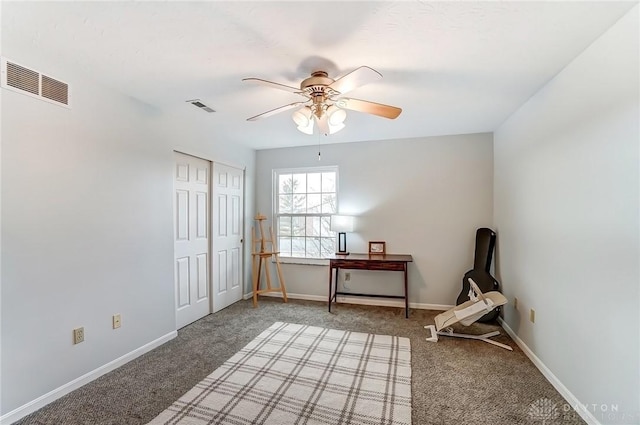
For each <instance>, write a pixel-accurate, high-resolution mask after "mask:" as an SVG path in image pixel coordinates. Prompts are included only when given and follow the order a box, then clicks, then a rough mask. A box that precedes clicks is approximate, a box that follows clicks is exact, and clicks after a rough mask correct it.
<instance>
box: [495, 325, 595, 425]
mask: <svg viewBox="0 0 640 425" xmlns="http://www.w3.org/2000/svg"><path fill="white" fill-rule="evenodd" d="M498 322H499V323H500V325H501V326H502V328H503V329H504V330H505V332H507V334H509V336H510V337H511V339H513V340H514V341H515V343H516V344H518V347H520V349H521V350H522V351H523V352H524V354H525V355H526V356H527V357H528V358H529V360H531V362H532V363H533V364H534V365H535V367H537V368H538V370H539V371H540V372H542V374H543V375H544V377H545V378H547V381H549V382H550V383H551V385H553V387H554V388H555V389H556V390H557V391H558V392H559V393H560V395H561V396H562V397H564V399H565V400H566V401H567V403H568V404H569V405H570V406H582V405H583V404H582V403H580V400H578V398H577V397H576V396H575V395H573V393H572V392H571V391H569V389H568V388H567V387H565V386H564V384H563V383H562V382H560V380H559V379H558V377H557V376H555V375H554V374H553V372H551V370H550V369H549V368H548V367H547V366H546V365H545V364H544V363H542V360H540V359H539V358H538V356H536V355H535V353H534V352H533V351H531V349H530V348H529V347H528V346H527V344H525V343H524V341H523V340H522V339H521V338H520V337H519V336H518V335H517V334H516V333H515V332H514V331H513V329H511V327H510V326H509V325H508V324H507V322H505V321H504V320H503V319H502V317H499V318H498ZM574 410H575V412H576V413H578V415H580V417H581V418H582V419H583V420H584V421H585V422H586V423H587V424H589V425H601V424H600V422H599V421H598V419H596V417H595V416H593V414H592V413H591V412H589V410H587V409H580V408H578V409H574Z"/></svg>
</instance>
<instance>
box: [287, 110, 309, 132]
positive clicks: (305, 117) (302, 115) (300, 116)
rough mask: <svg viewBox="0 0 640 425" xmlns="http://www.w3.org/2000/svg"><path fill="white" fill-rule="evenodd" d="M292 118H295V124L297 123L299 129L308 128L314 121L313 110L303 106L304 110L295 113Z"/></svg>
mask: <svg viewBox="0 0 640 425" xmlns="http://www.w3.org/2000/svg"><path fill="white" fill-rule="evenodd" d="M291 118H293V122H295V123H296V124H297V125H298V127H303V128H304V127H308V126H309V122H310V121H312V120H311V108H309V107H308V106H303V107H302V108H300V109H298V110H297V111H295V112H294V113H293V114H292V115H291Z"/></svg>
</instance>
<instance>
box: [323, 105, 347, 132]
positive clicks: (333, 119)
mask: <svg viewBox="0 0 640 425" xmlns="http://www.w3.org/2000/svg"><path fill="white" fill-rule="evenodd" d="M327 115H328V118H329V125H330V126H332V125H333V126H338V125H339V124H342V123H343V122H344V120H345V119H346V118H347V111H345V110H344V109H340V108H338V107H337V106H335V105H331V106H329V108H328V109H327ZM343 127H344V125H343V126H342V127H340V129H342V128H343Z"/></svg>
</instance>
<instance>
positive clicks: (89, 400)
mask: <svg viewBox="0 0 640 425" xmlns="http://www.w3.org/2000/svg"><path fill="white" fill-rule="evenodd" d="M436 314H438V312H435V311H427V310H412V311H411V315H410V316H409V319H405V318H404V310H403V309H399V308H391V307H372V306H358V305H349V304H339V305H338V306H337V307H336V308H335V309H333V308H332V313H328V312H327V306H326V303H319V302H311V301H298V300H289V303H287V304H284V303H283V302H282V301H281V300H279V299H271V298H267V297H261V298H260V302H259V306H258V308H255V309H254V308H252V306H251V302H250V301H241V302H239V303H236V304H234V305H233V306H231V307H229V308H227V309H225V310H223V311H221V312H219V313H216V314H214V315H209V316H207V317H205V318H204V319H202V320H199V321H197V322H195V323H193V324H192V325H189V326H187V327H185V328H183V329H182V330H180V331H179V332H178V337H177V338H175V339H174V340H172V341H170V342H168V343H166V344H164V345H162V346H161V347H158V348H157V349H155V350H153V351H151V352H149V353H147V354H145V355H143V356H141V357H139V358H137V359H135V360H133V361H131V362H129V363H128V364H126V365H124V366H122V367H121V368H119V369H117V370H114V371H113V372H110V373H108V374H106V375H104V376H102V377H101V378H99V379H97V380H95V381H93V382H91V383H89V384H87V385H85V386H84V387H82V388H80V389H78V390H76V391H74V392H72V393H70V394H68V395H67V396H65V397H62V398H61V399H59V400H57V401H55V402H53V403H51V404H50V405H48V406H46V407H44V408H43V409H41V410H39V411H37V412H35V413H33V414H31V415H29V416H27V417H26V418H24V419H23V420H21V421H19V422H17V423H18V424H20V425H27V424H37V425H45V424H46V425H66V424H69V425H76V424H78V425H79V424H87V425H89V424H91V425H116V424H121V425H138V424H146V423H147V422H149V421H151V420H152V419H153V418H154V417H156V416H157V415H158V414H159V413H160V412H162V411H163V410H165V409H166V408H167V407H169V406H170V405H171V404H172V403H173V402H175V401H176V400H177V399H179V398H180V397H181V396H182V395H183V394H184V393H186V392H187V391H188V390H189V389H190V388H191V387H193V386H194V385H196V384H197V383H198V382H200V381H201V380H202V379H204V378H205V377H206V376H207V375H209V374H210V373H211V372H213V371H214V370H215V369H217V368H218V367H219V366H220V365H222V364H223V363H224V362H225V361H226V360H227V359H229V358H230V357H231V356H233V355H234V354H235V353H236V352H238V351H239V350H240V349H241V348H242V347H244V346H245V345H247V344H248V343H249V342H250V341H251V340H252V339H254V338H255V337H256V336H257V335H259V334H260V333H261V332H262V331H264V330H265V329H267V328H268V327H269V326H271V325H272V324H273V323H274V322H276V321H281V322H288V323H299V324H307V325H314V326H321V327H325V328H330V329H342V330H350V331H356V332H366V333H374V334H384V335H395V336H400V337H407V338H409V339H410V341H411V367H412V383H411V388H412V398H413V400H412V415H411V416H412V421H413V425H422V424H424V425H454V424H455V425H465V424H469V425H485V424H487V425H496V424H497V425H516V424H541V423H542V419H543V417H542V416H543V415H541V414H538V416H536V411H535V409H533V410H532V408H531V406H532V405H534V406H536V405H540V401H541V400H549V402H546V401H545V402H544V403H545V404H544V405H545V406H554V405H555V406H557V410H554V411H553V412H548V411H547V412H543V413H544V414H545V415H546V416H547V417H548V418H549V419H550V418H551V416H553V419H552V420H551V421H549V420H548V419H547V420H546V421H545V423H546V424H562V425H565V424H584V422H583V421H582V420H581V419H580V417H579V416H578V415H577V413H575V412H573V411H566V410H565V409H563V408H562V406H564V405H565V401H564V399H563V398H562V397H561V396H560V395H559V394H558V392H557V391H555V389H554V388H553V387H552V386H551V384H550V383H549V382H548V381H547V380H546V379H545V378H544V377H543V376H542V374H541V373H540V372H539V371H538V370H537V369H536V367H535V366H534V365H533V364H532V363H531V362H530V361H529V360H528V359H527V357H526V356H525V355H524V354H523V353H522V351H521V350H520V349H519V348H518V347H517V346H516V345H515V343H513V341H511V340H510V339H509V338H508V337H507V336H500V337H498V338H496V340H497V341H499V342H503V343H506V344H509V345H511V346H513V347H514V351H513V352H510V351H507V350H503V349H501V348H498V347H495V346H493V345H490V344H486V343H483V342H479V341H471V340H459V339H454V338H446V337H442V338H441V339H440V341H439V342H438V343H431V342H427V341H425V337H426V330H425V329H424V328H423V326H424V325H426V324H431V323H433V317H434V316H435V315H436ZM454 328H455V329H456V331H462V330H463V329H464V331H465V332H467V333H478V334H480V333H485V332H489V331H491V330H496V329H498V330H500V327H499V326H497V325H489V324H479V323H476V324H474V325H472V326H470V327H469V328H462V327H457V326H455V327H454ZM503 334H504V332H503ZM185 365H188V367H185ZM549 413H553V415H549Z"/></svg>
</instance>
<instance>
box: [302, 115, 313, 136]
mask: <svg viewBox="0 0 640 425" xmlns="http://www.w3.org/2000/svg"><path fill="white" fill-rule="evenodd" d="M313 121H314V120H313V118H312V119H310V120H308V123H307V125H298V130H299V131H301V132H303V133H304V134H309V135H313Z"/></svg>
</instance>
